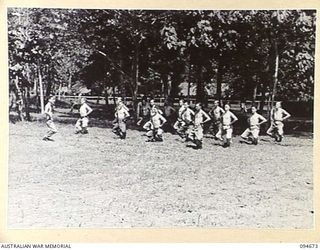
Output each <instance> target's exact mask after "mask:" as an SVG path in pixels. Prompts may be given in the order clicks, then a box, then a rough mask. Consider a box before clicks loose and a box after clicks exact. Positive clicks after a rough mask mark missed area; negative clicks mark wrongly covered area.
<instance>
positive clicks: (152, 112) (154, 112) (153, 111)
mask: <svg viewBox="0 0 320 250" xmlns="http://www.w3.org/2000/svg"><path fill="white" fill-rule="evenodd" d="M157 113H158V109H157V108H156V106H155V105H153V106H152V108H151V111H150V115H151V116H155V115H156V114H157Z"/></svg>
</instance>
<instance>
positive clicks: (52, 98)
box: [49, 96, 56, 104]
mask: <svg viewBox="0 0 320 250" xmlns="http://www.w3.org/2000/svg"><path fill="white" fill-rule="evenodd" d="M55 101H56V97H55V96H51V97H50V99H49V102H50V103H52V104H54V103H55Z"/></svg>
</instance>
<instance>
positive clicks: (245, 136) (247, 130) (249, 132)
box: [240, 128, 251, 140]
mask: <svg viewBox="0 0 320 250" xmlns="http://www.w3.org/2000/svg"><path fill="white" fill-rule="evenodd" d="M250 134H251V131H250V128H247V129H246V130H245V131H244V132H243V133H242V134H241V135H240V136H241V138H243V139H245V140H248V138H249V135H250Z"/></svg>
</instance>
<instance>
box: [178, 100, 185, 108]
mask: <svg viewBox="0 0 320 250" xmlns="http://www.w3.org/2000/svg"><path fill="white" fill-rule="evenodd" d="M183 104H184V100H183V99H180V100H179V105H180V107H182V106H183Z"/></svg>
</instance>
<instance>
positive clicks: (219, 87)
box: [217, 61, 223, 102]
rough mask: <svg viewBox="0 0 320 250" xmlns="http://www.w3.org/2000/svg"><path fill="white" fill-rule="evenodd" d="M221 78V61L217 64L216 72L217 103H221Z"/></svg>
mask: <svg viewBox="0 0 320 250" xmlns="http://www.w3.org/2000/svg"><path fill="white" fill-rule="evenodd" d="M222 77H223V65H222V63H221V61H219V62H218V71H217V99H218V100H219V102H220V101H221V93H222V90H221V88H222Z"/></svg>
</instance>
